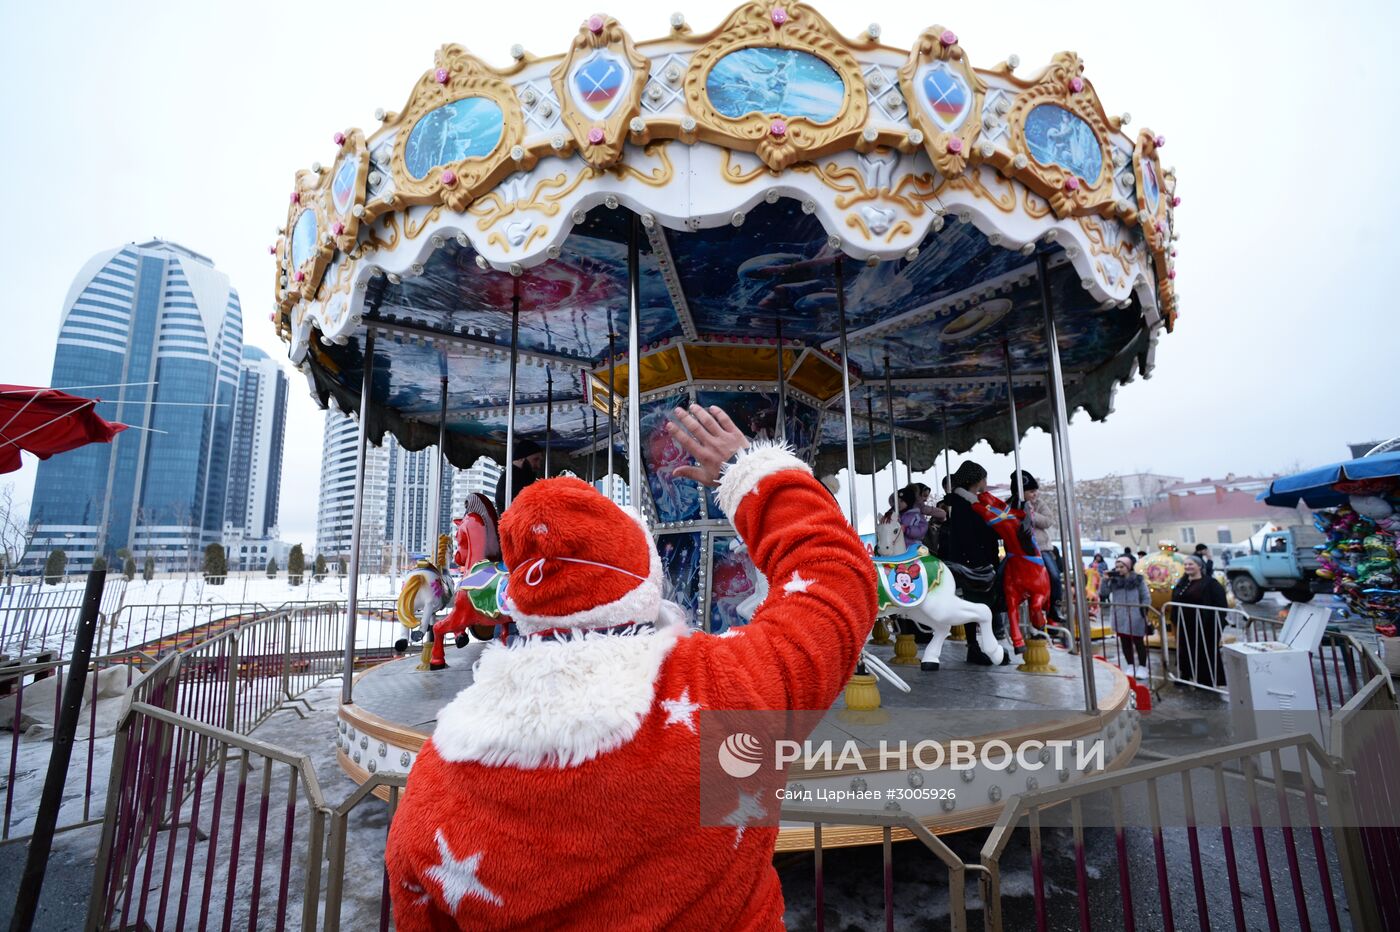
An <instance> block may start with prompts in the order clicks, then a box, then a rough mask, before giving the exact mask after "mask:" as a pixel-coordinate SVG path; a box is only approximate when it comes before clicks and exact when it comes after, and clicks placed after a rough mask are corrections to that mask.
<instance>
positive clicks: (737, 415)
mask: <svg viewBox="0 0 1400 932" xmlns="http://www.w3.org/2000/svg"><path fill="white" fill-rule="evenodd" d="M776 377H777V374H776V373H774V378H776ZM695 401H696V403H697V404H699V405H701V406H702V407H706V408H708V407H709V406H711V405H718V406H719V407H721V408H723V409H724V410H725V411H726V412H728V414H729V416H730V418H732V419H733V421H734V424H735V426H736V427H738V428H739V429H740V430H742V431H743V432H744V434H745V436H747V437H748V438H749V439H750V440H774V439H776V438H777V435H778V396H777V394H776V392H775V393H773V394H769V393H767V392H719V391H701V392H696V393H695Z"/></svg>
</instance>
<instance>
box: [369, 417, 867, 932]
mask: <svg viewBox="0 0 1400 932" xmlns="http://www.w3.org/2000/svg"><path fill="white" fill-rule="evenodd" d="M716 496H717V498H718V501H719V504H720V506H721V507H722V508H723V509H724V512H725V513H726V514H727V515H728V516H729V518H730V520H731V521H732V522H733V524H734V527H735V529H736V530H737V531H738V533H739V535H740V536H741V537H742V538H743V540H744V541H745V542H747V544H748V549H749V553H750V554H751V556H752V559H753V560H754V563H755V564H756V565H757V567H758V568H759V570H761V571H762V572H763V573H764V575H765V576H766V577H767V578H768V579H769V580H770V581H771V582H772V593H771V595H770V596H769V597H768V599H767V600H766V601H765V602H764V603H763V605H762V606H761V607H760V608H759V609H758V611H757V612H756V613H755V615H754V617H753V620H752V622H751V623H750V624H749V625H747V626H745V627H743V628H738V629H733V631H732V632H731V633H730V634H729V635H728V636H711V635H708V634H704V633H701V632H698V631H695V630H693V629H691V628H689V627H688V626H687V625H686V624H685V622H684V619H683V618H681V617H677V616H678V614H679V610H678V609H676V607H675V606H674V605H671V604H670V603H666V602H663V600H662V580H663V576H662V569H661V561H660V558H659V557H658V555H657V551H656V546H655V544H654V542H653V541H652V538H651V535H650V534H649V533H648V532H647V530H646V528H645V526H644V525H643V524H642V521H641V518H640V516H638V515H637V514H636V513H635V512H632V511H630V510H626V511H624V510H623V509H620V508H618V507H617V506H616V505H615V504H614V503H613V502H611V501H610V500H608V499H607V498H605V497H604V496H602V495H601V494H599V493H598V492H597V490H595V489H594V488H593V487H591V486H590V485H588V484H587V483H584V482H581V481H579V480H577V479H568V478H561V479H548V480H543V481H540V482H537V483H535V484H533V485H531V486H530V487H529V488H528V489H526V490H525V491H524V492H522V493H521V494H520V496H519V497H518V498H516V499H515V501H514V503H513V504H512V505H511V507H510V508H509V509H508V510H507V511H506V513H505V515H504V517H503V518H502V521H501V528H500V530H501V548H502V554H503V556H504V559H505V563H506V565H507V566H509V567H510V568H511V572H510V576H509V579H508V581H507V594H506V598H507V602H506V607H507V609H508V610H509V613H510V615H511V617H512V618H513V620H514V621H515V623H516V625H517V626H518V627H519V630H520V632H521V634H522V635H523V637H521V638H518V639H516V640H515V641H514V642H513V643H511V644H501V643H493V644H490V645H488V646H487V647H486V648H485V649H484V650H483V651H482V653H481V656H480V659H479V661H478V663H477V666H476V669H475V674H474V679H473V682H472V684H471V685H470V686H468V687H467V688H466V689H464V690H463V691H462V692H461V693H460V694H458V696H457V697H456V698H455V699H454V700H452V702H451V703H449V704H448V705H447V706H446V707H444V708H443V709H442V710H441V712H440V713H439V714H438V719H437V727H436V730H435V732H434V734H433V736H432V738H431V739H430V740H429V741H427V742H426V743H425V744H424V746H423V751H422V753H421V754H420V755H419V757H418V760H417V762H416V763H415V764H414V766H413V770H412V773H411V775H410V777H409V781H408V788H407V790H406V791H405V795H404V797H403V801H402V802H401V803H400V805H399V808H398V812H397V814H396V815H395V817H394V821H393V825H392V826H391V828H390V831H389V842H388V850H387V851H386V855H385V857H386V860H387V863H388V869H389V880H390V885H391V893H392V897H393V903H394V918H395V923H396V925H397V927H398V929H399V930H400V932H414V930H419V929H457V928H462V929H608V930H655V929H704V930H717V929H780V928H782V917H783V896H782V890H781V889H780V887H779V884H778V876H777V873H776V872H775V871H774V869H773V866H772V857H773V845H774V842H775V840H776V838H777V829H776V828H775V827H759V826H748V825H746V824H745V823H744V821H736V822H735V823H734V824H733V825H716V826H705V825H702V824H701V821H700V805H699V798H700V771H701V761H700V742H699V713H700V712H701V711H702V710H712V709H754V710H760V709H772V710H782V709H827V708H829V707H830V706H831V704H832V703H833V702H834V701H835V699H836V697H837V695H838V694H839V693H840V692H841V690H842V688H843V687H844V686H845V683H846V681H847V678H848V677H849V676H850V673H851V670H852V669H854V667H855V665H856V661H857V657H858V655H859V651H860V647H861V645H862V644H863V643H864V641H865V639H866V637H867V635H868V634H869V631H870V627H871V625H872V622H873V620H874V617H875V580H874V575H873V574H872V572H871V569H870V560H869V557H868V556H867V555H866V552H865V549H864V547H863V546H862V544H861V542H860V540H859V539H858V538H857V536H856V534H855V533H854V532H853V531H852V529H851V528H850V526H849V525H848V524H847V523H846V520H845V518H844V516H843V515H842V514H841V511H840V509H839V508H838V507H837V505H836V503H835V501H834V500H833V499H832V497H831V495H830V494H829V493H828V492H827V490H826V489H825V488H823V487H822V486H821V485H820V484H819V483H818V482H817V481H816V479H814V478H813V477H812V475H811V471H810V470H809V469H808V468H807V467H806V465H805V464H803V463H802V462H801V461H800V460H798V459H797V458H796V457H795V456H793V455H792V454H791V453H790V452H788V451H787V450H785V449H784V448H782V447H779V446H772V445H755V446H753V447H750V448H749V449H748V450H746V451H744V452H742V453H740V454H739V456H738V458H737V460H735V461H733V462H732V463H731V464H730V465H729V466H728V467H726V469H725V471H724V474H723V477H722V478H721V479H720V482H719V488H718V490H717V492H716ZM762 805H765V806H768V807H776V806H777V805H778V803H777V801H776V800H767V801H764V802H763V803H762ZM767 815H768V816H770V817H771V816H772V815H774V813H772V812H769V813H767Z"/></svg>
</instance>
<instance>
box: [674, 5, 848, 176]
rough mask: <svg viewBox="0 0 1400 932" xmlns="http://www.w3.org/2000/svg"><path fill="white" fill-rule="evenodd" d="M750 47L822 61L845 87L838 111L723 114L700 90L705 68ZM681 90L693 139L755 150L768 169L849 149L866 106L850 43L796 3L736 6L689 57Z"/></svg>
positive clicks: (706, 79) (706, 74) (703, 89)
mask: <svg viewBox="0 0 1400 932" xmlns="http://www.w3.org/2000/svg"><path fill="white" fill-rule="evenodd" d="M748 48H779V49H792V50H795V51H799V52H806V53H807V54H809V55H813V56H816V57H817V58H819V59H821V60H822V61H824V62H826V63H827V64H828V65H830V66H831V68H832V69H833V70H834V71H835V72H836V73H837V75H839V76H840V78H841V81H842V83H843V84H844V85H845V96H844V98H843V99H842V102H841V109H840V110H839V111H837V114H836V116H835V117H833V118H832V119H831V120H830V121H828V122H825V123H818V122H816V121H815V120H812V119H810V118H808V117H805V116H798V115H794V114H788V113H748V114H745V115H743V116H740V117H727V116H725V115H723V114H722V113H720V112H719V111H717V110H716V109H715V108H714V106H713V105H712V104H711V103H710V98H709V95H708V93H707V92H706V85H707V84H708V82H709V77H710V70H711V69H712V68H713V67H714V66H715V64H716V63H717V62H718V61H719V60H720V59H722V58H724V57H725V56H726V55H729V54H731V53H733V52H738V51H742V50H743V49H748ZM684 88H685V101H686V105H687V107H688V109H689V111H690V114H691V116H693V117H694V119H695V122H696V128H695V137H696V138H698V139H702V140H704V141H706V142H712V143H715V144H717V145H721V146H728V147H730V148H735V149H740V150H743V151H748V152H754V153H757V155H758V157H759V158H761V159H762V160H763V161H764V163H765V164H767V166H768V167H769V168H770V169H772V170H774V171H781V170H782V169H784V168H787V167H788V166H789V165H791V164H793V163H794V162H800V161H805V160H809V159H814V158H819V157H820V156H823V155H829V154H830V153H832V152H835V151H837V150H839V149H848V148H852V147H853V146H854V144H855V143H856V141H857V140H858V139H859V138H860V133H861V128H862V127H863V126H864V124H865V119H866V114H867V112H868V109H869V102H868V100H869V99H868V96H867V94H866V89H865V80H864V78H863V77H862V76H861V68H860V63H859V62H858V61H856V57H855V55H853V54H852V53H851V49H850V46H848V44H847V43H846V40H845V39H844V38H843V37H842V36H841V34H840V33H838V32H837V31H836V30H835V29H834V28H833V27H832V25H831V24H830V23H828V22H827V21H826V19H825V18H823V17H822V15H821V14H820V13H818V12H817V11H816V10H813V9H812V8H811V7H809V6H807V5H806V4H802V3H794V4H791V5H789V4H787V3H785V2H778V3H774V2H762V0H758V2H752V3H747V4H745V5H744V6H742V7H740V8H739V9H737V10H735V11H734V12H733V13H732V14H730V16H729V18H728V19H727V20H725V22H724V25H723V26H721V27H720V29H719V31H718V32H717V33H716V34H715V35H714V37H713V38H711V39H710V40H709V41H708V42H707V43H706V44H705V45H704V46H702V47H701V48H700V49H699V50H697V51H696V52H695V54H694V55H692V56H691V59H690V67H689V68H688V69H687V70H686V73H685V82H684Z"/></svg>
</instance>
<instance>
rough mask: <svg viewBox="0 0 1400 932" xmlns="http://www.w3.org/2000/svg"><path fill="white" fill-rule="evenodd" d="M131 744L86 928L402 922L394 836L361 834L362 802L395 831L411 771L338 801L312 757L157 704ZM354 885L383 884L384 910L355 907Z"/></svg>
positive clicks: (127, 734)
mask: <svg viewBox="0 0 1400 932" xmlns="http://www.w3.org/2000/svg"><path fill="white" fill-rule="evenodd" d="M117 740H118V747H117V754H116V757H115V758H114V761H113V775H114V778H113V780H112V782H111V787H110V791H109V793H108V801H107V805H108V811H109V812H110V813H112V816H111V817H110V818H109V819H108V820H107V821H106V823H105V824H104V828H103V835H102V841H101V845H100V848H99V854H98V861H97V869H96V874H95V878H94V884H93V890H92V896H91V898H90V900H89V905H88V914H87V920H86V924H85V928H87V929H92V930H97V929H110V928H121V929H125V928H151V929H157V930H161V929H185V928H198V929H213V928H219V929H225V930H227V929H232V928H235V927H237V928H247V929H257V928H276V929H282V928H286V927H287V926H289V925H293V926H299V927H300V928H301V929H303V930H305V932H314V930H316V929H317V928H324V929H326V930H327V932H329V930H335V929H341V928H355V929H367V928H372V927H377V928H379V929H381V930H387V929H388V928H389V920H390V899H389V895H388V876H387V873H386V871H385V868H384V860H383V857H382V854H380V852H382V851H383V847H384V846H383V843H382V841H381V842H380V843H378V844H371V845H365V846H359V845H350V844H349V843H348V837H349V831H350V823H351V820H352V819H353V818H355V817H356V816H357V815H362V814H364V813H363V812H362V808H368V809H371V810H377V811H378V813H380V814H382V821H383V823H384V830H385V831H386V832H387V827H388V823H389V820H390V819H391V818H392V814H393V808H394V806H395V805H396V803H397V800H398V796H399V793H400V792H401V790H402V788H403V785H404V780H405V778H404V777H403V776H401V775H389V774H376V775H374V776H373V777H371V778H370V780H369V781H367V782H366V783H365V784H364V785H363V786H361V787H359V788H358V789H357V790H356V791H355V792H354V793H352V794H351V795H350V796H349V797H348V798H347V799H346V800H345V801H344V802H342V803H340V804H339V805H335V806H332V805H330V804H329V803H328V802H327V798H326V795H325V793H324V791H323V789H322V787H321V784H320V782H319V781H318V779H317V776H316V772H315V769H314V768H313V766H312V764H311V760H310V759H309V758H308V757H306V756H304V755H300V754H296V753H293V752H289V751H286V750H283V749H281V748H278V747H275V746H273V745H270V744H266V743H264V742H261V741H257V740H256V739H253V738H249V737H246V736H244V735H240V734H237V733H235V732H232V731H229V730H227V729H224V728H219V727H217V726H213V725H206V724H202V723H199V722H195V721H192V720H190V719H188V718H186V717H184V716H181V715H179V714H176V713H174V712H172V711H170V710H168V709H166V708H162V707H161V706H160V705H159V704H149V703H144V702H135V703H132V705H131V707H130V709H129V710H128V713H127V715H126V717H125V718H124V720H123V723H122V727H121V730H120V731H119V732H118V738H117ZM383 787H387V788H388V790H389V793H388V795H389V798H390V802H389V806H388V808H387V809H385V808H384V807H383V806H382V804H381V803H380V802H379V801H378V799H375V798H374V796H373V794H374V792H375V791H376V790H378V789H380V788H383ZM369 799H373V800H374V801H373V802H372V803H370V805H369V806H368V807H362V804H363V803H364V802H365V801H366V800H369ZM172 881H173V883H172ZM347 884H348V885H349V886H347ZM351 889H354V890H358V891H359V892H360V893H361V894H364V893H365V892H366V891H367V890H375V891H377V893H378V896H377V897H375V896H374V895H373V894H372V893H371V894H370V895H369V899H370V900H372V901H373V902H372V904H371V905H370V907H369V912H371V913H372V914H373V915H372V916H366V915H362V914H361V912H360V911H359V910H355V911H352V912H351V913H350V914H349V915H347V914H346V905H347V902H348V901H349V897H348V896H347V892H348V890H351ZM322 917H324V925H322V924H321V922H322Z"/></svg>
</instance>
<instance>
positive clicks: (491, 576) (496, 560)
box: [398, 492, 510, 670]
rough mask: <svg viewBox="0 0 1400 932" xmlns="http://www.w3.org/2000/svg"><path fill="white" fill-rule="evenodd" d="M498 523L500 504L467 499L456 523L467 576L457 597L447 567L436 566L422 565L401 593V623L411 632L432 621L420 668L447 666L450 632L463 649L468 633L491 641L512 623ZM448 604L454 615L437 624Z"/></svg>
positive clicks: (456, 556)
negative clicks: (504, 606) (504, 609)
mask: <svg viewBox="0 0 1400 932" xmlns="http://www.w3.org/2000/svg"><path fill="white" fill-rule="evenodd" d="M497 523H498V519H497V516H496V506H495V505H493V504H492V503H491V500H490V499H488V498H487V497H486V496H484V495H482V494H480V493H478V492H473V493H472V494H471V495H468V496H467V501H466V511H465V513H464V514H463V515H462V517H461V518H458V519H457V520H456V521H454V522H453V524H454V525H455V526H456V531H455V534H454V536H455V538H456V548H455V550H454V551H453V554H452V562H454V563H456V564H457V565H458V566H459V567H461V568H462V570H463V571H464V572H465V574H466V575H464V576H463V577H462V580H461V582H460V583H459V584H458V586H457V590H456V597H455V598H454V597H453V594H452V583H451V581H450V580H449V579H448V578H447V570H446V568H445V567H444V568H443V569H441V570H439V569H438V568H437V567H434V566H432V565H431V564H427V563H419V565H418V568H417V569H415V570H414V571H413V573H412V574H410V575H409V578H408V581H407V582H406V583H405V584H404V588H403V591H402V592H401V593H400V594H399V603H398V611H399V619H400V620H401V621H402V622H403V623H404V626H405V627H408V628H409V629H413V628H416V627H418V625H419V624H420V623H422V622H424V621H426V622H427V625H426V627H427V632H428V637H427V639H426V641H425V642H424V644H423V657H422V661H421V662H420V663H419V664H418V669H420V670H442V669H445V668H446V667H447V656H446V653H445V650H444V648H445V647H446V642H447V636H448V635H449V634H451V635H455V636H456V643H457V646H458V647H465V646H466V643H467V632H468V631H470V632H471V633H472V634H473V635H475V636H476V638H477V639H478V640H483V641H489V640H491V639H492V638H494V637H495V636H496V633H497V630H498V629H497V626H498V625H506V624H508V623H509V621H510V619H509V618H507V617H506V616H505V614H504V613H503V612H502V610H501V606H502V604H503V601H504V598H505V586H504V581H505V578H506V569H505V565H504V564H503V563H501V545H500V540H499V538H498V536H497V534H496V525H497ZM444 540H446V538H445V537H444ZM444 551H445V547H439V555H438V563H439V565H442V564H445V563H446V560H445V559H444V558H445V556H446V554H445V552H444ZM434 576H435V577H436V578H433V577H434ZM449 601H450V602H451V603H452V611H451V612H450V613H449V614H448V616H447V617H446V618H444V619H443V620H442V621H436V620H435V617H436V615H437V613H438V612H439V611H441V610H442V609H444V608H446V607H447V604H448V602H449Z"/></svg>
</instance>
